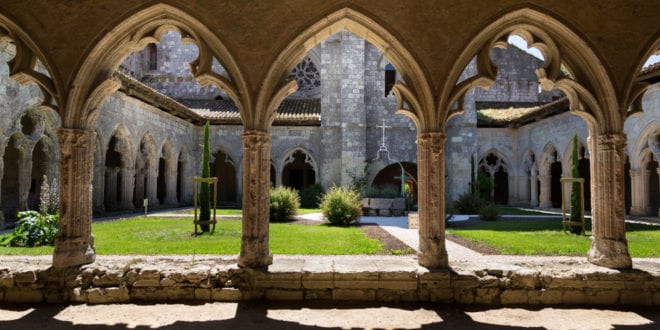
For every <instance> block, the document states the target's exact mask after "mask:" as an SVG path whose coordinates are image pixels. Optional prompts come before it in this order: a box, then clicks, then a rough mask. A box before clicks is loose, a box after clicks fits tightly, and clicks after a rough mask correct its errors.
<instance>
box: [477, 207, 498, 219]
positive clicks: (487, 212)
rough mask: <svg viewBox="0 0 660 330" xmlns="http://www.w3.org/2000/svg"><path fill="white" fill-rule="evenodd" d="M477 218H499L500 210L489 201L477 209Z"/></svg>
mask: <svg viewBox="0 0 660 330" xmlns="http://www.w3.org/2000/svg"><path fill="white" fill-rule="evenodd" d="M479 218H480V219H481V220H484V221H495V220H498V219H499V218H500V212H499V210H498V209H497V206H495V204H492V203H489V204H487V205H485V206H484V207H482V208H481V210H479Z"/></svg>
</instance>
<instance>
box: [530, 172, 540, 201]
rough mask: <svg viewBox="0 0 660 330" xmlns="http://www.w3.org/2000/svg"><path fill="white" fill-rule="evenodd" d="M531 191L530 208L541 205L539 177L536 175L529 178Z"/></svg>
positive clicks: (533, 174)
mask: <svg viewBox="0 0 660 330" xmlns="http://www.w3.org/2000/svg"><path fill="white" fill-rule="evenodd" d="M529 191H530V195H531V196H530V197H531V199H530V201H529V205H530V206H538V205H539V185H538V177H537V176H536V173H532V175H531V176H530V177H529Z"/></svg>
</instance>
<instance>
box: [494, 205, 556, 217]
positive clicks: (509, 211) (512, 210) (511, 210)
mask: <svg viewBox="0 0 660 330" xmlns="http://www.w3.org/2000/svg"><path fill="white" fill-rule="evenodd" d="M497 209H498V210H499V211H500V215H550V214H549V213H547V212H539V211H534V210H526V209H520V208H517V207H505V206H500V207H498V208H497Z"/></svg>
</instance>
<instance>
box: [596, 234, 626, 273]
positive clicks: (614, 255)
mask: <svg viewBox="0 0 660 330" xmlns="http://www.w3.org/2000/svg"><path fill="white" fill-rule="evenodd" d="M587 260H589V262H590V263H592V264H594V265H598V266H603V267H607V268H614V269H629V268H632V259H631V258H630V254H628V241H626V240H625V239H623V240H614V239H609V238H595V237H593V236H592V237H591V248H590V249H589V253H588V254H587Z"/></svg>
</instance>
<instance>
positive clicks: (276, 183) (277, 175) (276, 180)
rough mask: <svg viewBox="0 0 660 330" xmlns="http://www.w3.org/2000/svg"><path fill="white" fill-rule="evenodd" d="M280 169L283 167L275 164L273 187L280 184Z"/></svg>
mask: <svg viewBox="0 0 660 330" xmlns="http://www.w3.org/2000/svg"><path fill="white" fill-rule="evenodd" d="M282 171H283V169H281V168H277V166H275V187H281V186H282Z"/></svg>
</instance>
